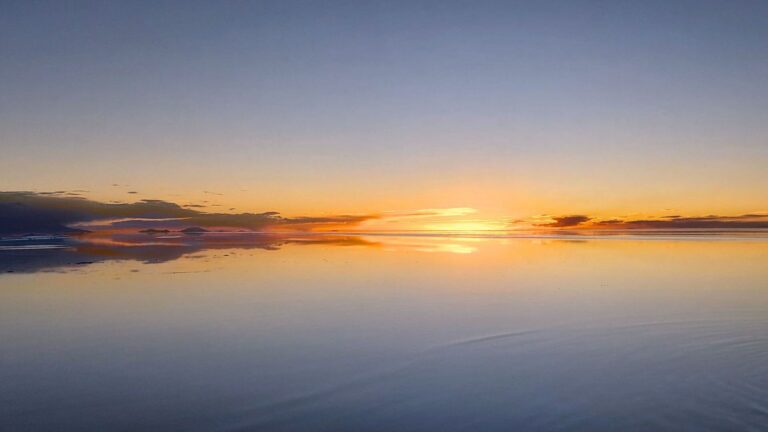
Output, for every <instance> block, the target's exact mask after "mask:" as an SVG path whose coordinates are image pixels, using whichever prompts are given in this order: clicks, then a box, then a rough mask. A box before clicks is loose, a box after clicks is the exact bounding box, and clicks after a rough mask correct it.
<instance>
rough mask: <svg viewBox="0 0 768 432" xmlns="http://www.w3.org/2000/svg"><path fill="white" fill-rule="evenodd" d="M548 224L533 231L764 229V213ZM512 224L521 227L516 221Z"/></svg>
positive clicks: (569, 219)
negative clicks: (559, 229)
mask: <svg viewBox="0 0 768 432" xmlns="http://www.w3.org/2000/svg"><path fill="white" fill-rule="evenodd" d="M549 219H550V222H544V223H539V222H534V223H533V226H535V227H546V228H569V229H582V228H583V229H599V230H608V229H614V230H633V229H647V230H653V229H655V230H666V229H768V213H749V214H743V215H738V216H721V215H707V216H680V215H669V216H659V217H647V218H625V219H622V218H610V219H598V218H596V217H593V216H588V215H566V216H550V217H549ZM514 223H525V221H524V220H517V221H515V222H514Z"/></svg>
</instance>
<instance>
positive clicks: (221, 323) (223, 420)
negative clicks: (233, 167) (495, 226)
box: [0, 234, 768, 431]
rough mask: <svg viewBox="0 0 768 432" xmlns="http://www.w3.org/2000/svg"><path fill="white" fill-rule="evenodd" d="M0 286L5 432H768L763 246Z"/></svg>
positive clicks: (118, 273)
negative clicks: (119, 431) (141, 431)
mask: <svg viewBox="0 0 768 432" xmlns="http://www.w3.org/2000/svg"><path fill="white" fill-rule="evenodd" d="M0 266H1V268H2V270H3V271H4V273H3V274H2V275H0V362H1V365H2V368H0V429H2V430H3V431H6V430H7V431H82V430H99V431H102V430H126V431H127V430H131V431H133V430H157V431H168V430H185V431H208V430H211V431H249V430H270V431H272V430H275V431H393V430H397V431H437V430H439V431H463V430H472V431H474V430H482V431H496V430H498V431H502V430H503V431H508V430H515V431H529V430H530V431H616V430H622V431H628V430H629V431H632V430H637V431H647V430H655V431H684V430H692V431H693V430H696V431H700V430H712V431H730V430H733V431H737V430H739V431H749V430H754V431H758V430H764V428H765V426H766V425H767V424H768V242H766V241H765V239H762V238H759V236H758V237H757V238H753V237H752V236H749V235H741V234H740V235H736V236H725V237H710V236H704V237H702V236H691V237H690V238H689V237H688V236H685V235H682V236H674V237H668V236H667V237H665V236H648V237H645V238H636V237H633V236H628V237H624V236H619V237H614V238H600V236H586V237H584V236H582V237H579V236H573V237H571V236H560V237H557V238H549V237H543V238H542V237H536V236H531V237H523V238H505V237H503V236H489V237H485V238H477V236H464V237H462V236H459V237H424V236H393V235H388V236H368V237H353V236H341V235H338V236H314V237H313V236H309V237H281V238H261V237H259V238H248V239H242V238H232V237H227V236H224V237H217V238H213V237H207V238H204V239H203V238H195V239H189V238H181V239H176V238H166V239H158V238H153V239H152V241H151V242H147V241H146V239H145V241H143V242H142V241H136V239H135V238H132V237H130V236H129V237H126V238H110V239H101V240H99V241H93V240H92V241H88V242H83V243H78V244H72V245H64V246H62V247H57V248H48V249H40V250H37V249H32V250H10V251H9V250H6V251H0Z"/></svg>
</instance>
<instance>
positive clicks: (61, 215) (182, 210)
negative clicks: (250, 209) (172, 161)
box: [0, 192, 378, 234]
mask: <svg viewBox="0 0 768 432" xmlns="http://www.w3.org/2000/svg"><path fill="white" fill-rule="evenodd" d="M376 217H378V216H376V215H334V216H314V217H283V216H281V215H280V214H279V213H278V212H273V211H269V212H264V213H237V214H229V213H207V212H202V211H199V210H196V209H193V208H188V207H182V206H180V205H178V204H175V203H172V202H168V201H162V200H141V201H138V202H134V203H102V202H98V201H92V200H89V199H85V198H81V197H72V196H66V195H64V194H60V193H57V194H53V195H51V194H45V193H36V192H0V233H5V234H8V233H27V232H47V233H56V232H72V231H76V230H77V228H73V226H74V225H82V224H88V223H97V222H99V221H105V223H108V224H109V226H113V227H129V226H131V227H144V228H150V227H156V226H164V225H169V224H170V225H175V226H180V227H183V226H187V227H189V226H201V227H227V228H237V229H247V230H259V229H264V228H267V227H277V226H290V227H291V228H295V229H306V230H311V229H316V228H322V227H326V228H327V227H334V226H346V225H355V224H358V223H360V222H363V221H365V220H369V219H373V218H376ZM112 221H115V222H112Z"/></svg>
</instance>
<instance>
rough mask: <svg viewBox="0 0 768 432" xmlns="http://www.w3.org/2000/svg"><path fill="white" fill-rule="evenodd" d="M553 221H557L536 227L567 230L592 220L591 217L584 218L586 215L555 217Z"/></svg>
mask: <svg viewBox="0 0 768 432" xmlns="http://www.w3.org/2000/svg"><path fill="white" fill-rule="evenodd" d="M552 219H554V220H555V221H554V222H550V223H545V224H538V225H536V226H541V227H553V228H566V227H575V226H577V225H581V224H583V223H585V222H588V221H590V220H592V218H591V217H589V216H584V215H570V216H555V217H553V218H552Z"/></svg>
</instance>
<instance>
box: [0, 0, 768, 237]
mask: <svg viewBox="0 0 768 432" xmlns="http://www.w3.org/2000/svg"><path fill="white" fill-rule="evenodd" d="M0 11H2V13H0V151H1V155H2V157H0V190H2V191H34V192H51V191H75V192H73V193H77V194H82V195H83V196H84V197H87V198H88V199H92V200H95V201H100V202H104V203H108V202H113V201H115V202H135V201H140V200H145V199H152V200H167V201H169V202H174V203H178V204H179V205H182V206H183V205H193V206H201V207H196V208H200V209H207V211H215V212H217V213H218V212H223V213H226V212H234V213H242V212H252V213H261V212H269V211H279V212H280V213H281V214H283V215H287V216H288V217H300V216H315V215H324V216H328V215H377V217H376V218H373V219H372V220H375V221H379V222H380V221H381V220H382V219H386V220H388V221H389V222H388V225H386V227H392V226H401V225H397V223H396V222H395V223H392V222H391V220H393V219H394V220H395V221H398V220H400V221H402V220H403V217H404V215H405V218H406V219H407V221H406V222H407V224H406V225H409V226H417V225H418V226H420V227H427V228H429V227H439V226H443V227H444V226H449V225H450V224H448V225H446V224H445V223H443V222H440V220H444V219H440V220H434V219H424V216H415V217H414V216H413V213H414V212H418V211H422V212H423V211H428V210H430V209H432V210H434V209H441V210H440V211H441V212H443V213H442V214H443V215H445V214H447V215H448V216H447V217H450V218H453V219H451V220H452V221H453V222H452V225H450V226H453V227H459V226H462V225H461V224H464V225H463V226H464V227H483V226H486V227H494V228H496V227H501V226H506V224H509V223H511V222H510V221H515V220H528V221H531V220H533V221H544V222H543V223H544V224H546V223H549V224H557V223H558V219H557V217H566V216H579V215H587V216H585V217H588V218H590V220H596V219H601V220H613V219H614V218H619V219H631V218H635V219H637V218H640V219H642V218H648V217H651V218H661V217H664V216H669V215H682V216H685V217H701V216H706V215H731V216H738V215H745V214H754V213H759V212H766V211H768V169H766V168H767V167H768V55H766V52H768V3H766V2H760V1H706V0H697V1H650V0H649V1H640V2H638V1H541V2H539V1H536V2H534V1H524V2H514V1H503V2H502V1H499V2H494V1H434V2H432V1H407V2H397V1H391V2H372V1H371V2H369V1H307V2H296V1H274V2H271V1H254V2H195V1H184V2H163V1H160V2H149V1H147V2H143V1H123V2H121V1H108V2H104V1H95V2H88V1H79V2H70V1H53V2H39V1H6V0H2V1H0ZM77 191H81V192H77ZM451 209H459V210H451ZM461 209H469V210H465V211H462V210H461ZM433 213H434V212H433ZM381 215H387V216H386V217H382V216H381ZM408 215H410V216H408ZM441 217H444V216H441ZM414 221H416V222H414ZM425 221H426V222H425ZM379 222H371V223H373V226H377V227H381V226H382V225H376V223H379ZM441 223H442V225H440V224H441ZM402 226H405V225H402Z"/></svg>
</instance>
